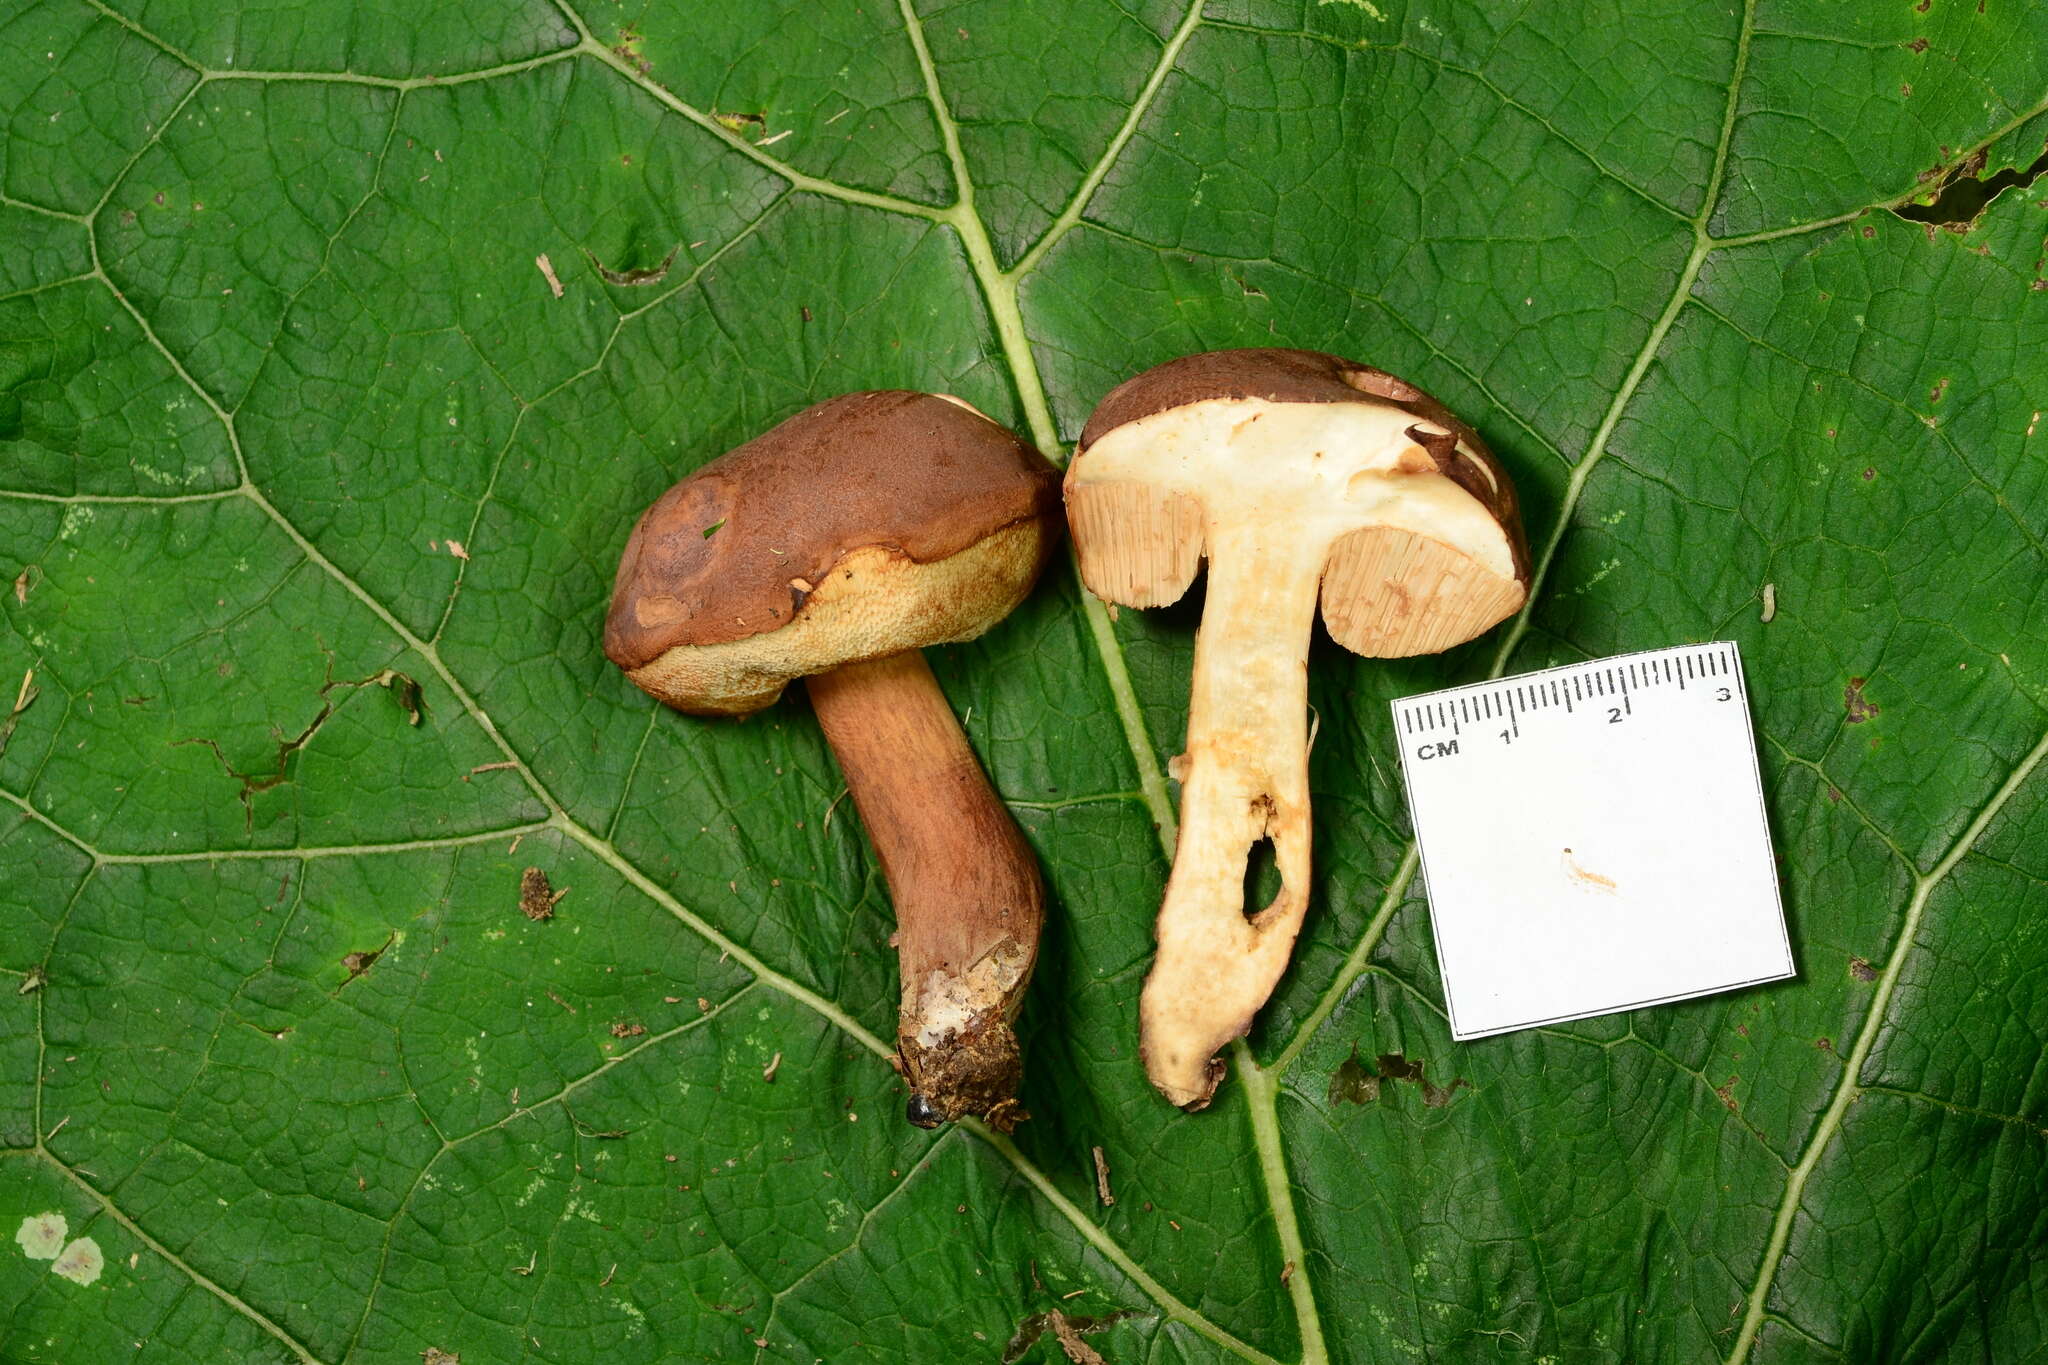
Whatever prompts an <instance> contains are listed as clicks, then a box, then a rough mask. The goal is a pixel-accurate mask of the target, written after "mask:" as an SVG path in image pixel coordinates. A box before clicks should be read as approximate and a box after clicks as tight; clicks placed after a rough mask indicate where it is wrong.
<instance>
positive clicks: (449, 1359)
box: [420, 1346, 462, 1365]
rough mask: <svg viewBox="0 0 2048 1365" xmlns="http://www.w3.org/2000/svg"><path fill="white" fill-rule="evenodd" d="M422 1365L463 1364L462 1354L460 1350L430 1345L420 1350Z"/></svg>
mask: <svg viewBox="0 0 2048 1365" xmlns="http://www.w3.org/2000/svg"><path fill="white" fill-rule="evenodd" d="M420 1365H462V1356H461V1354H460V1353H459V1352H455V1351H444V1350H442V1349H441V1348H440V1347H438V1346H429V1347H428V1348H427V1349H426V1350H424V1351H421V1352H420Z"/></svg>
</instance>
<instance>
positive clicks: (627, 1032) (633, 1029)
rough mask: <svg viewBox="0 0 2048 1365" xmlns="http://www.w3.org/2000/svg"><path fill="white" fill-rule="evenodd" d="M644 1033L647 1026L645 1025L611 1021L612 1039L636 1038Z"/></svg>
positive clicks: (618, 1020) (619, 1020)
mask: <svg viewBox="0 0 2048 1365" xmlns="http://www.w3.org/2000/svg"><path fill="white" fill-rule="evenodd" d="M645 1032H647V1025H645V1024H638V1023H634V1024H629V1023H627V1022H626V1021H625V1020H623V1019H615V1020H613V1021H612V1037H614V1038H638V1037H639V1036H640V1035H641V1034H643V1033H645Z"/></svg>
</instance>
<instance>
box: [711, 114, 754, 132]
mask: <svg viewBox="0 0 2048 1365" xmlns="http://www.w3.org/2000/svg"><path fill="white" fill-rule="evenodd" d="M711 117H713V118H714V119H717V120H718V126H719V127H721V128H723V129H725V131H726V132H728V133H744V132H746V131H747V130H748V129H750V128H751V129H752V130H753V131H755V132H757V133H765V132H767V131H768V116H767V115H766V114H721V113H719V112H718V111H717V110H715V109H714V110H713V111H712V112H711Z"/></svg>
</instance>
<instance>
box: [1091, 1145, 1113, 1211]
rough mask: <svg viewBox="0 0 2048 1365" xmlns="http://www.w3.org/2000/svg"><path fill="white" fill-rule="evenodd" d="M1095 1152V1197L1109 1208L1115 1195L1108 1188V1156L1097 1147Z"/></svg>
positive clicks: (1103, 1205)
mask: <svg viewBox="0 0 2048 1365" xmlns="http://www.w3.org/2000/svg"><path fill="white" fill-rule="evenodd" d="M1094 1153H1095V1197H1096V1198H1097V1199H1099V1200H1101V1201H1102V1207H1104V1208H1109V1207H1111V1206H1112V1205H1114V1204H1115V1203H1116V1196H1115V1195H1114V1194H1111V1193H1110V1190H1109V1158H1108V1157H1106V1156H1104V1155H1103V1153H1102V1149H1101V1148H1100V1147H1097V1148H1095V1149H1094Z"/></svg>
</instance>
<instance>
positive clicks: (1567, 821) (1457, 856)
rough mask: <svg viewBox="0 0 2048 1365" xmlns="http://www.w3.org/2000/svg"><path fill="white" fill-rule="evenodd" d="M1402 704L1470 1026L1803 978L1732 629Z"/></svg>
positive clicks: (1497, 1029) (1425, 867)
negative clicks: (1708, 639) (1725, 635)
mask: <svg viewBox="0 0 2048 1365" xmlns="http://www.w3.org/2000/svg"><path fill="white" fill-rule="evenodd" d="M1393 710H1394V730H1395V734H1396V735H1397V737H1398V738H1399V740H1400V744H1401V766H1402V772H1403V775H1404V776H1405V777H1406V779H1407V784H1408V801H1409V810H1410V813H1411V815H1412V816H1413V818H1414V822H1415V831H1416V838H1417V841H1418V843H1419V845H1420V848H1421V853H1422V876H1423V881H1424V885H1425V886H1426V888H1427V890H1428V895H1429V904H1430V919H1431V923H1432V925H1433V927H1434V930H1435V934H1436V943H1437V953H1438V959H1439V965H1440V967H1441V968H1442V974H1443V981H1444V996H1445V1003H1446V1005H1447V1007H1448V1009H1449V1012H1450V1017H1451V1032H1452V1035H1453V1036H1454V1037H1456V1038H1459V1039H1461V1040H1462V1039H1469V1038H1483V1037H1487V1036H1489V1035H1491V1034H1496V1033H1506V1032H1510V1031H1512V1030H1515V1029H1522V1028H1531V1027H1534V1026H1537V1025H1540V1024H1551V1023H1558V1022H1562V1021H1563V1020H1566V1019H1583V1018H1587V1017H1590V1016H1593V1015H1599V1014H1609V1013H1613V1012H1615V1011H1617V1010H1627V1009H1639V1008H1642V1007H1644V1006H1648V1005H1657V1004H1666V1003H1670V1002H1672V1001H1676V1000H1685V999H1690V998H1692V997H1694V996H1700V995H1708V994H1712V993H1714V992H1717V991H1725V990H1733V989H1735V988H1737V987H1740V986H1748V985H1755V984H1758V983H1760V982H1765V981H1776V980H1782V979H1783V978H1785V977H1789V976H1791V975H1792V974H1793V971H1794V968H1793V963H1792V949H1791V941H1790V939H1789V938H1788V936H1787V934H1786V932H1785V917H1784V911H1783V908H1782V906H1781V905H1780V903H1779V897H1778V879H1777V870H1776V866H1775V863H1774V860H1773V858H1772V854H1771V840H1770V827H1769V824H1768V822H1767V820H1766V817H1765V813H1764V805H1763V785H1762V780H1761V777H1760V775H1759V772H1758V768H1757V759H1756V744H1755V739H1754V735H1753V732H1752V728H1751V722H1750V715H1749V698H1748V694H1747V692H1746V691H1745V689H1744V687H1743V678H1742V661H1741V657H1740V654H1739V653H1738V651H1737V649H1736V647H1735V645H1733V644H1732V643H1725V642H1722V643H1713V644H1703V645H1683V646H1679V647H1676V648H1672V649H1660V650H1650V651H1647V652H1645V653H1641V654H1628V655H1622V656H1619V657H1616V658H1612V659H1597V660H1593V661H1591V662H1589V663H1581V664H1571V665H1567V666H1564V667H1561V668H1552V669H1546V670H1544V671H1542V672H1538V673H1530V674H1525V675H1523V676H1521V677H1516V678H1502V679H1497V680H1495V681H1491V682H1485V683H1477V684H1473V685H1471V686H1468V687H1457V688H1451V689H1449V690H1447V691H1443V692H1433V693H1429V694H1427V695H1425V696H1420V697H1408V698H1404V699H1401V700H1398V701H1396V702H1395V703H1394V704H1393Z"/></svg>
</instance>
